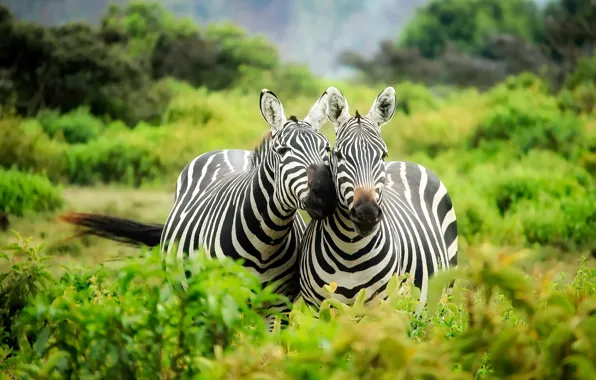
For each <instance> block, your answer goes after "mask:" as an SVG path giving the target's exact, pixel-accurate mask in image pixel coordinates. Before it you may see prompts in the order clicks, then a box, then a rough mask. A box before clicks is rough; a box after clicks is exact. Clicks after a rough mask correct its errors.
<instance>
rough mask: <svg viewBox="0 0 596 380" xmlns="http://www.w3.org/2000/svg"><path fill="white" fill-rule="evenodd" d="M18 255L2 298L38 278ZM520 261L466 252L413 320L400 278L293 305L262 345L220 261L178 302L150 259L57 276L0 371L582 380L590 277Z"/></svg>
mask: <svg viewBox="0 0 596 380" xmlns="http://www.w3.org/2000/svg"><path fill="white" fill-rule="evenodd" d="M9 249H13V250H14V249H16V250H18V249H19V245H18V244H17V245H13V246H10V247H6V248H5V249H4V250H5V251H7V250H9ZM23 252H27V254H28V256H26V261H24V262H22V263H21V264H19V266H18V268H17V267H15V266H13V267H12V270H11V271H10V272H9V277H10V276H12V277H10V278H11V279H12V280H11V281H10V283H11V284H15V283H17V281H16V280H14V279H16V278H22V277H19V275H20V273H24V272H27V273H32V272H35V273H42V274H43V273H46V272H45V269H44V268H43V266H41V265H40V264H39V261H38V256H37V254H36V253H35V251H34V250H30V249H27V248H26V246H25V247H23ZM527 253H528V252H524V251H520V252H516V251H505V252H502V251H501V252H495V251H494V250H492V249H489V248H487V247H484V248H480V249H478V250H477V251H475V252H474V253H473V254H470V255H468V256H467V260H466V263H464V264H462V265H460V266H459V268H457V269H454V270H451V271H449V272H443V273H441V274H439V275H437V276H435V277H434V278H433V279H432V282H431V288H430V293H429V307H428V308H425V310H424V311H423V312H422V314H421V315H420V316H415V315H414V310H415V308H416V302H415V298H416V297H417V295H418V294H419V291H418V289H416V288H415V287H414V286H413V284H412V282H411V278H408V276H402V277H401V280H405V282H403V283H402V284H401V285H400V284H399V281H400V280H399V279H398V278H397V277H394V278H393V279H392V280H391V282H390V285H389V287H388V292H387V293H388V298H387V299H386V300H383V301H381V300H377V301H375V302H373V303H371V304H369V305H364V304H363V302H362V301H363V300H364V299H365V294H360V297H359V301H358V302H356V303H355V304H354V305H352V306H347V305H345V304H342V303H341V302H338V301H337V300H334V299H333V298H331V297H330V298H329V299H328V300H326V301H325V302H324V303H323V304H322V305H321V308H320V310H319V311H315V310H313V309H312V308H310V307H307V306H306V305H305V304H304V302H303V301H302V300H298V301H297V302H296V303H295V304H294V307H293V310H292V312H291V313H290V316H289V317H290V324H289V326H288V327H287V328H284V329H281V330H279V329H275V330H274V331H273V332H272V333H270V334H267V333H266V327H265V324H264V323H263V320H262V319H261V317H260V314H259V313H260V311H262V307H263V306H264V305H266V304H267V303H268V302H271V301H272V300H274V296H273V295H272V294H271V293H269V292H268V290H267V289H264V290H262V289H260V285H259V282H258V280H257V279H256V277H255V276H254V275H252V274H250V273H249V272H248V271H247V269H245V268H243V267H241V266H240V265H239V264H238V263H234V262H232V261H229V260H225V261H217V260H205V258H204V256H200V257H202V259H199V260H198V261H197V263H196V265H197V266H198V267H195V268H194V269H199V270H200V271H201V275H196V276H193V277H191V279H190V280H189V288H188V291H186V292H180V291H179V290H177V288H176V287H175V286H174V287H172V286H171V284H176V283H178V281H179V280H180V278H179V277H178V276H184V275H183V274H182V271H180V269H182V267H177V269H174V268H173V269H174V270H173V271H172V272H168V274H167V275H166V276H164V272H163V269H162V268H161V265H160V263H159V259H158V255H157V252H152V253H151V254H149V255H145V257H142V258H139V259H135V260H133V261H131V262H129V263H127V264H126V265H125V266H124V267H123V268H121V269H119V270H118V271H117V272H112V271H109V270H107V269H101V268H100V269H99V270H97V271H90V270H85V271H81V270H77V269H74V268H71V269H69V271H68V272H67V273H66V274H65V275H64V276H62V277H61V278H60V279H59V280H54V279H52V278H51V277H49V276H42V277H43V278H44V280H43V284H44V285H43V286H44V287H43V289H44V291H43V292H36V293H34V294H31V295H30V296H29V297H26V298H25V299H26V305H25V307H24V308H22V309H21V311H20V313H13V314H11V318H10V319H9V321H10V322H11V323H12V326H11V331H12V335H11V336H12V337H16V338H18V342H19V346H18V349H15V350H13V351H10V347H9V345H8V344H7V343H4V344H3V349H4V350H5V351H4V357H5V358H7V360H5V361H4V362H0V366H2V367H3V369H4V370H5V371H8V372H9V373H11V374H13V375H14V376H17V377H19V378H36V377H49V378H58V377H64V376H67V377H68V376H75V377H81V376H86V377H93V378H96V377H106V376H113V375H115V376H132V377H136V378H154V377H155V376H160V377H164V378H174V377H176V378H178V377H184V378H187V377H198V378H209V379H221V378H230V377H232V378H255V377H258V378H273V377H276V378H314V379H319V378H321V379H323V378H346V379H352V378H379V377H381V378H395V377H398V378H422V377H424V378H449V379H451V378H453V379H473V378H479V379H490V378H504V377H509V376H520V377H536V378H552V379H563V378H565V379H590V378H592V377H593V376H594V375H596V368H595V367H594V362H595V361H596V357H595V356H594V355H595V352H596V351H595V349H596V347H594V341H593V339H591V338H590V337H591V336H593V335H594V333H596V319H595V317H594V315H595V314H594V313H595V312H596V282H595V279H596V272H595V270H594V268H590V267H589V266H588V265H587V263H586V261H585V259H582V260H581V262H580V265H579V269H578V270H577V272H576V274H575V276H574V277H573V278H571V279H565V278H564V277H561V276H555V274H554V272H553V271H547V272H546V273H540V272H535V273H534V274H533V275H532V276H528V272H527V271H528V266H527V265H526V262H530V260H533V259H534V258H533V257H531V256H528V255H527ZM8 258H9V259H11V260H14V259H12V256H8ZM15 272H16V273H15ZM454 279H455V280H456V282H455V286H454V288H453V289H452V291H451V295H449V296H448V295H446V294H443V293H442V290H443V289H444V287H445V285H446V284H448V283H450V282H451V281H452V280H454ZM33 281H35V280H33ZM37 281H39V280H37ZM5 289H11V291H13V292H17V290H16V289H17V287H15V286H14V285H13V287H11V288H5ZM29 289H31V288H29ZM329 294H330V296H332V294H333V286H330V287H329ZM18 295H19V296H20V297H21V298H20V299H23V296H24V295H25V294H21V293H18ZM27 336H28V337H29V339H27V338H26V337H27ZM83 358H84V360H83Z"/></svg>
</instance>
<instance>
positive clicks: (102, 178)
mask: <svg viewBox="0 0 596 380" xmlns="http://www.w3.org/2000/svg"><path fill="white" fill-rule="evenodd" d="M154 144H155V143H150V142H148V141H146V140H144V139H142V138H137V137H136V136H135V135H134V134H133V133H128V134H125V135H120V136H118V137H115V138H110V137H107V136H106V137H104V138H99V139H97V140H95V141H92V142H90V143H88V144H77V145H73V146H72V147H70V148H69V149H68V151H67V152H66V154H67V159H68V166H67V169H66V176H67V178H68V182H69V183H73V184H78V185H91V184H96V183H112V182H117V183H125V184H127V185H130V186H139V185H141V183H143V182H147V181H153V180H156V179H158V178H160V177H161V175H162V174H163V173H164V172H165V169H164V166H163V163H162V161H161V158H160V154H159V151H158V150H157V149H156V147H155V145H154Z"/></svg>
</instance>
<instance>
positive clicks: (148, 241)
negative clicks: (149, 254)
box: [58, 212, 164, 247]
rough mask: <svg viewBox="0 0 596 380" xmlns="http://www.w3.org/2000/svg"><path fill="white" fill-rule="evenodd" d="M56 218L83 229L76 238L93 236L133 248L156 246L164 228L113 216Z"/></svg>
mask: <svg viewBox="0 0 596 380" xmlns="http://www.w3.org/2000/svg"><path fill="white" fill-rule="evenodd" d="M58 218H59V219H60V220H62V221H64V222H66V223H70V224H74V225H76V226H79V227H83V230H82V231H81V232H80V233H79V234H78V235H77V236H83V235H94V236H99V237H103V238H106V239H110V240H114V241H118V242H121V243H126V244H131V245H134V246H141V245H145V246H148V247H155V246H158V245H159V242H160V239H161V232H162V231H163V227H164V225H163V224H142V223H139V222H135V221H134V220H129V219H123V218H117V217H114V216H107V215H99V214H85V213H79V212H68V213H66V214H62V215H60V216H59V217H58Z"/></svg>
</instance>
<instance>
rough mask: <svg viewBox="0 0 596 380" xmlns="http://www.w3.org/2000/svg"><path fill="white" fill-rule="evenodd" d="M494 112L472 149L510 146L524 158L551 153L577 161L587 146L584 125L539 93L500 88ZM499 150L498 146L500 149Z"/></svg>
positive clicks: (485, 121)
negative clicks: (538, 151)
mask: <svg viewBox="0 0 596 380" xmlns="http://www.w3.org/2000/svg"><path fill="white" fill-rule="evenodd" d="M491 98H492V99H491V100H492V104H493V106H492V110H491V111H490V112H489V113H488V115H487V116H486V118H485V119H484V121H483V122H481V124H480V125H479V126H478V128H477V130H476V132H475V134H474V135H473V136H472V138H471V143H472V147H481V148H482V147H484V148H487V147H491V149H495V148H496V147H495V143H499V142H503V141H506V142H509V143H511V144H513V145H514V146H516V147H518V150H519V152H520V153H521V154H525V153H527V152H529V151H530V150H532V149H548V150H551V151H554V152H557V153H560V154H561V155H563V156H565V157H569V158H577V157H578V155H579V154H580V152H581V151H582V148H583V146H584V143H585V131H584V125H583V123H582V121H581V120H580V119H578V118H576V117H575V116H573V115H568V114H564V113H562V112H561V111H560V110H559V108H558V106H557V103H556V99H555V98H553V97H550V96H546V95H544V94H541V93H540V92H536V91H529V90H516V91H508V90H505V89H503V88H497V89H495V90H494V91H493V93H492V94H491ZM497 148H498V145H497Z"/></svg>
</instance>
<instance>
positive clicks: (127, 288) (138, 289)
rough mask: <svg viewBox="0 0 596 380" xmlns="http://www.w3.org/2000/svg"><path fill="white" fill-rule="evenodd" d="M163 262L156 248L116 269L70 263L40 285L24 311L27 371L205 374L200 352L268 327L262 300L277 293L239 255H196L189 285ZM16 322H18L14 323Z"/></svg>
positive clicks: (211, 352) (21, 369)
mask: <svg viewBox="0 0 596 380" xmlns="http://www.w3.org/2000/svg"><path fill="white" fill-rule="evenodd" d="M171 269H172V271H171V272H168V273H167V274H166V273H164V272H163V268H162V265H161V260H160V258H159V254H158V252H157V251H154V252H152V254H151V255H149V256H146V257H144V258H143V259H141V260H137V261H136V262H132V263H129V264H127V265H125V266H124V267H123V268H121V269H119V270H118V275H117V276H112V275H111V274H109V273H107V272H106V271H103V270H101V271H99V272H98V273H92V272H89V271H80V270H75V271H69V272H67V273H66V274H65V275H64V276H63V277H62V278H61V279H60V280H59V281H54V283H53V284H52V285H53V286H52V287H51V288H50V289H48V290H47V291H46V292H44V293H38V294H35V295H34V298H31V299H30V303H29V305H28V306H27V307H26V308H25V309H24V310H23V311H22V313H21V316H22V317H21V318H19V319H18V321H19V322H18V329H17V333H18V334H21V335H22V334H25V335H32V336H34V337H36V339H35V342H34V343H33V345H27V343H26V342H21V347H22V348H21V351H20V352H19V356H18V359H19V361H20V362H21V363H22V364H24V363H25V362H28V363H29V364H28V365H24V366H18V368H17V369H18V373H20V374H21V375H22V376H33V377H37V376H40V375H41V374H43V373H52V372H53V371H57V373H58V374H60V375H62V376H65V375H67V374H69V373H70V374H71V375H75V376H76V377H79V376H84V375H87V376H89V375H92V376H100V377H111V376H117V377H119V376H125V377H127V378H128V377H132V378H152V377H154V376H155V375H156V374H163V375H168V376H176V377H179V376H181V375H184V376H193V375H195V376H196V375H198V374H199V368H200V367H201V362H202V361H204V360H205V359H208V358H212V357H214V356H217V355H221V353H222V352H226V351H228V350H231V349H233V348H234V343H235V342H236V341H237V339H238V336H251V338H252V339H254V340H255V341H259V340H262V339H263V337H264V335H265V331H266V329H265V323H264V320H263V318H262V316H261V314H260V313H261V312H262V311H263V307H264V305H266V304H267V303H269V302H272V301H276V300H277V297H276V296H274V295H272V294H271V293H270V291H269V290H267V289H265V290H263V289H261V284H260V281H259V280H258V278H257V277H256V276H255V275H254V274H252V273H250V272H249V271H248V270H247V269H246V268H244V267H242V266H240V265H239V264H237V263H235V262H233V261H232V260H225V261H218V260H210V259H204V260H197V261H196V262H194V263H193V264H192V266H187V267H186V269H187V270H192V271H200V273H201V274H200V275H196V276H193V277H192V278H191V279H190V280H188V289H187V290H186V291H185V292H180V291H178V290H176V289H177V288H176V287H172V286H171V285H170V284H171V283H177V282H179V281H180V280H181V277H180V276H185V275H184V271H180V270H179V269H182V268H181V267H172V268H171ZM13 328H14V327H13Z"/></svg>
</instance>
